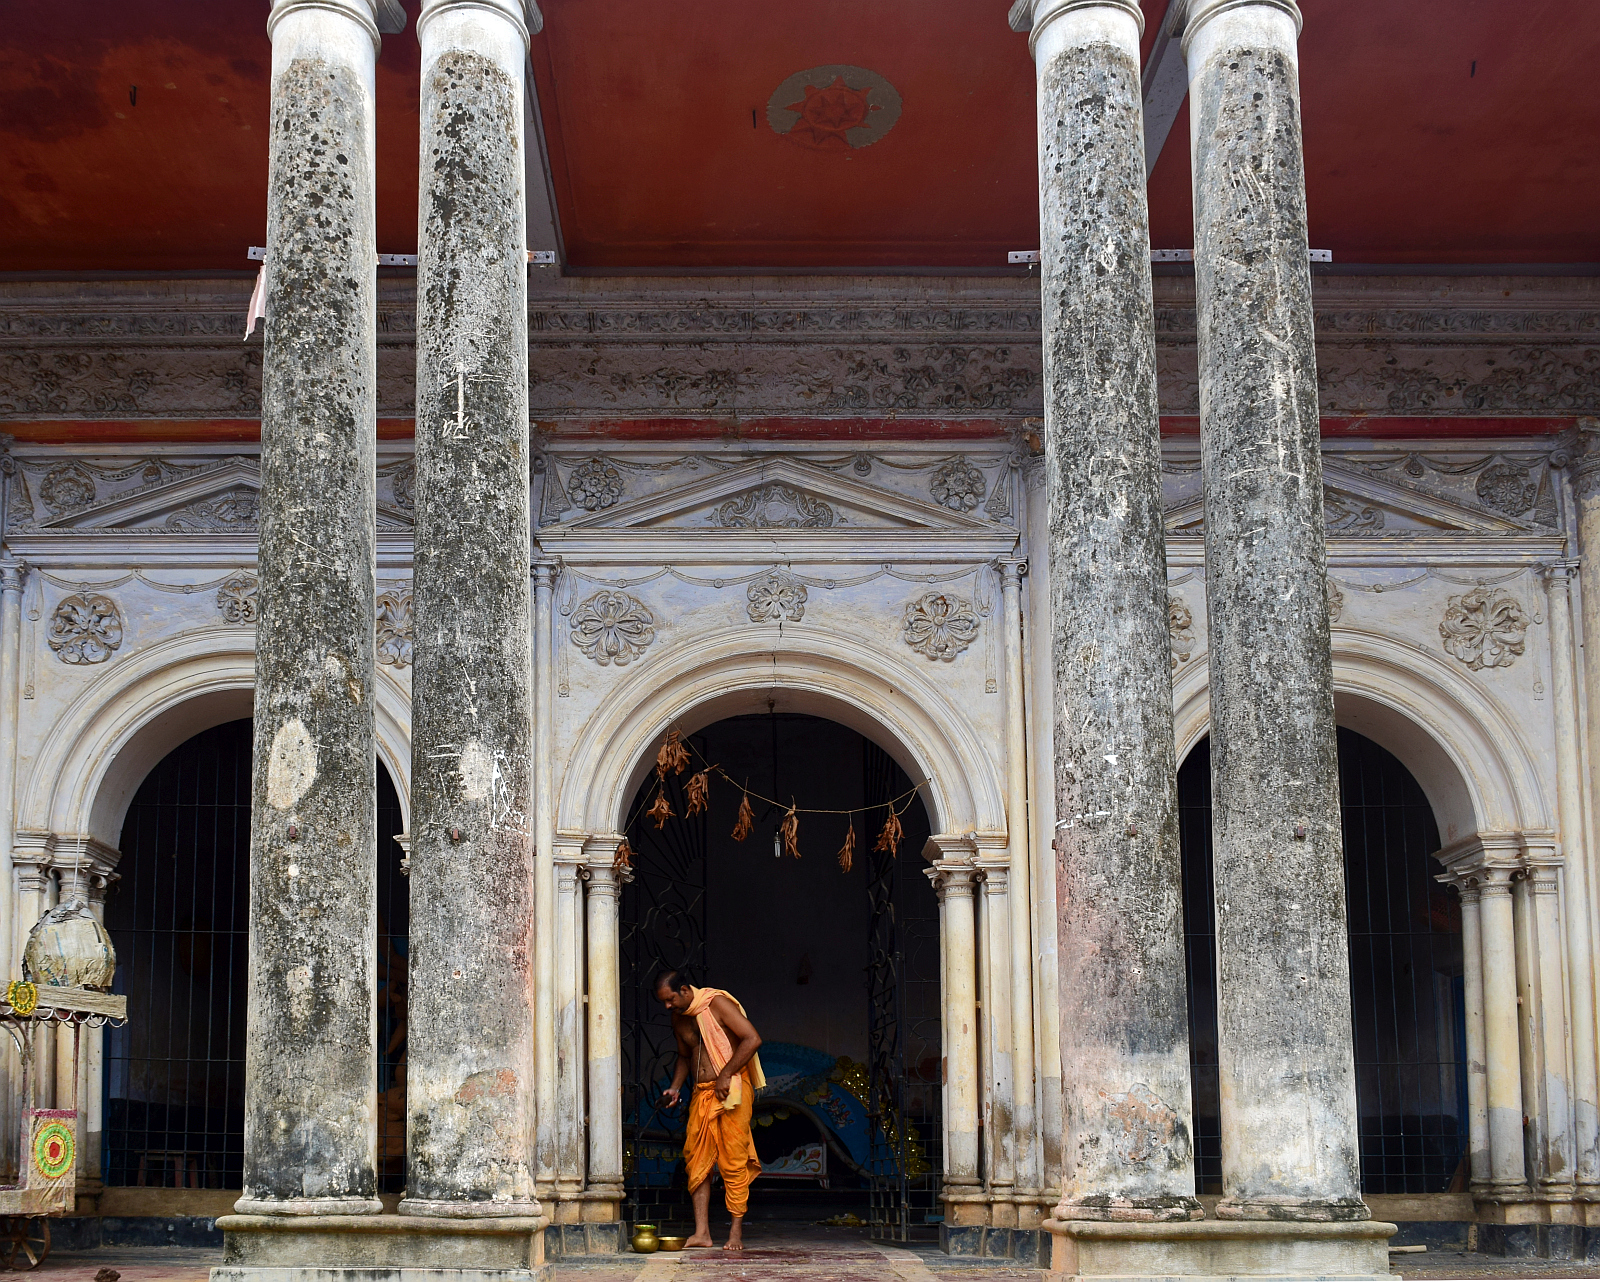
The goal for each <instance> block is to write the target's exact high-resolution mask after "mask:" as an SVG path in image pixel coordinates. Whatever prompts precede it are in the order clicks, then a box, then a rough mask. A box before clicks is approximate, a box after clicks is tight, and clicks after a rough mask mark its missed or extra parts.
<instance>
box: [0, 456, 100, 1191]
mask: <svg viewBox="0 0 1600 1282" xmlns="http://www.w3.org/2000/svg"><path fill="white" fill-rule="evenodd" d="M3 462H4V464H5V465H9V469H10V470H15V462H14V460H12V459H11V457H10V456H9V455H7V456H6V457H5V459H4V461H3ZM9 474H10V471H9V470H8V471H5V472H0V475H3V476H4V477H5V478H6V479H4V480H0V486H5V485H9V483H10V482H9ZM27 574H28V567H27V566H25V565H23V564H22V562H20V561H17V560H15V559H14V558H13V557H12V555H11V552H10V549H9V548H8V549H5V550H4V554H3V556H0V969H4V971H5V978H6V979H7V980H8V981H9V980H10V979H12V978H15V977H20V976H21V974H22V972H21V970H19V969H18V968H17V967H16V965H15V964H14V963H13V962H12V958H13V957H14V956H15V955H16V953H17V951H18V950H17V948H16V946H15V944H16V929H15V927H16V910H17V894H16V874H15V873H14V872H13V870H12V843H13V842H14V841H15V839H16V832H17V696H18V693H19V689H20V687H19V684H18V680H17V673H18V669H19V668H20V666H21V664H20V657H21V653H22V589H23V586H24V585H25V584H26V582H27ZM28 924H29V925H30V926H31V925H32V923H31V922H30V923H28ZM6 1042H7V1043H8V1044H7V1045H4V1046H0V1107H3V1108H4V1109H5V1110H6V1111H5V1114H4V1116H6V1117H19V1116H20V1115H21V1114H20V1113H19V1112H18V1111H17V1110H18V1109H20V1107H21V1104H20V1102H19V1101H18V1099H17V1095H16V1092H17V1090H18V1089H19V1088H20V1086H21V1069H22V1062H21V1060H20V1059H18V1057H17V1052H16V1048H15V1046H13V1045H11V1044H9V1043H10V1042H11V1039H10V1038H9V1037H8V1038H7V1039H6ZM99 1171H100V1168H99V1167H98V1166H96V1167H95V1168H94V1173H95V1175H96V1176H97V1177H98V1175H99ZM0 1172H3V1173H5V1174H7V1175H17V1177H18V1182H19V1183H20V1174H19V1167H18V1166H17V1136H16V1135H14V1134H12V1133H11V1131H10V1128H7V1130H6V1133H5V1134H4V1135H0Z"/></svg>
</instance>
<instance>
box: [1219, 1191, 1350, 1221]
mask: <svg viewBox="0 0 1600 1282" xmlns="http://www.w3.org/2000/svg"><path fill="white" fill-rule="evenodd" d="M1211 1215H1212V1218H1214V1219H1218V1220H1281V1221H1284V1222H1288V1223H1295V1224H1319V1223H1321V1224H1326V1223H1334V1222H1342V1221H1353V1220H1370V1219H1371V1218H1372V1211H1371V1210H1370V1209H1369V1208H1368V1206H1367V1204H1366V1203H1365V1202H1363V1201H1362V1200H1361V1199H1360V1198H1359V1197H1341V1198H1332V1199H1328V1200H1320V1199H1316V1198H1309V1197H1225V1198H1223V1199H1222V1200H1221V1201H1220V1202H1218V1203H1217V1205H1216V1208H1215V1209H1214V1210H1213V1211H1212V1212H1211Z"/></svg>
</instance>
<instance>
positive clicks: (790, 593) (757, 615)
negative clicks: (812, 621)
mask: <svg viewBox="0 0 1600 1282" xmlns="http://www.w3.org/2000/svg"><path fill="white" fill-rule="evenodd" d="M745 595H746V597H747V598H748V599H749V604H748V605H746V606H745V613H746V614H748V615H749V616H750V622H751V623H778V622H781V621H782V620H785V619H787V620H788V621H789V622H790V623H799V622H800V620H801V619H803V618H804V617H805V613H806V586H805V584H803V583H801V582H800V581H799V580H798V579H796V578H795V577H794V575H792V574H790V573H788V572H787V571H786V570H772V571H770V572H769V573H767V574H765V575H763V576H762V577H761V578H759V579H757V580H756V581H755V582H754V583H752V584H751V585H750V586H749V587H748V588H746V589H745Z"/></svg>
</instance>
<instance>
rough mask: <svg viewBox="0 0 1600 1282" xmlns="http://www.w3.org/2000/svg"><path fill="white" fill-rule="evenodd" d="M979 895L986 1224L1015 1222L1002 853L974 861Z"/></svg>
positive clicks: (1007, 910)
mask: <svg viewBox="0 0 1600 1282" xmlns="http://www.w3.org/2000/svg"><path fill="white" fill-rule="evenodd" d="M976 863H977V867H978V869H979V875H980V876H981V877H982V879H983V881H982V891H983V897H982V898H981V899H980V900H979V901H978V974H979V980H980V984H981V992H982V993H983V996H982V998H981V1001H982V1008H981V1010H980V1012H979V1018H978V1027H979V1028H980V1029H982V1033H981V1034H980V1038H979V1040H980V1043H981V1044H982V1046H983V1050H984V1070H985V1072H986V1073H987V1075H988V1081H987V1082H986V1083H985V1087H986V1090H985V1093H984V1105H985V1107H984V1110H983V1134H984V1141H985V1142H984V1146H983V1158H984V1163H983V1165H984V1176H985V1178H986V1180H987V1182H988V1185H989V1194H990V1199H991V1206H992V1208H993V1209H992V1210H991V1212H990V1218H989V1223H990V1224H995V1225H1006V1226H1015V1224H1016V1204H1015V1203H1014V1202H1013V1201H1012V1198H1013V1195H1014V1189H1015V1187H1016V1182H1017V1132H1016V1124H1015V1120H1014V1119H1015V1111H1016V1085H1015V1082H1016V1079H1015V1077H1014V1075H1013V1072H1014V1070H1013V1067H1012V1046H1013V1044H1014V1039H1013V1036H1012V1025H1013V1023H1014V1021H1015V1019H1016V1014H1015V1012H1013V1010H1012V1009H1011V903H1010V900H1011V895H1010V887H1009V882H1010V880H1011V878H1010V870H1009V869H1008V868H1007V867H1006V862H1005V860H1004V859H1003V858H994V857H982V858H979V859H978V860H977V861H976Z"/></svg>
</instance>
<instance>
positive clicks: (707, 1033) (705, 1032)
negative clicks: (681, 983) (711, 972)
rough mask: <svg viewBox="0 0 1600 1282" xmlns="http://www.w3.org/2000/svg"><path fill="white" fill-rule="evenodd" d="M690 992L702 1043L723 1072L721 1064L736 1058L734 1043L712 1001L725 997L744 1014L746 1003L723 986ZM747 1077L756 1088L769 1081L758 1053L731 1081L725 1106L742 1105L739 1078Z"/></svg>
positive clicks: (691, 990)
mask: <svg viewBox="0 0 1600 1282" xmlns="http://www.w3.org/2000/svg"><path fill="white" fill-rule="evenodd" d="M689 992H690V994H691V997H690V1000H689V1009H688V1011H687V1012H686V1013H687V1014H689V1015H691V1016H693V1018H694V1022H695V1025H696V1027H698V1028H699V1030H700V1044H701V1045H702V1046H704V1047H705V1048H706V1054H708V1055H710V1056H711V1067H712V1068H714V1069H716V1070H717V1072H718V1073H721V1072H722V1066H723V1065H724V1064H726V1063H727V1062H728V1061H729V1060H730V1059H732V1058H733V1043H732V1042H731V1041H729V1040H728V1030H727V1029H725V1028H724V1027H723V1026H722V1021H721V1020H719V1019H718V1018H717V1017H716V1014H715V1013H714V1012H713V1011H712V1009H711V1003H712V1001H714V1000H715V999H716V998H718V997H726V998H727V999H728V1000H729V1001H730V1002H732V1003H733V1004H734V1005H735V1006H738V1007H739V1013H740V1014H741V1015H743V1014H744V1007H743V1006H740V1005H739V999H738V998H737V997H735V996H734V995H733V994H732V993H725V992H723V991H722V989H720V988H691V989H690V990H689ZM747 1018H748V1017H747ZM745 1077H748V1078H749V1079H750V1085H751V1087H753V1088H754V1089H756V1090H760V1089H761V1087H763V1086H765V1085H766V1084H767V1078H766V1074H764V1073H763V1072H762V1071H761V1057H760V1056H759V1055H752V1056H751V1057H750V1062H749V1063H748V1064H746V1065H745V1066H744V1071H743V1072H742V1073H740V1074H739V1076H738V1077H735V1078H734V1079H733V1081H732V1082H730V1083H729V1086H728V1098H727V1099H725V1100H723V1101H722V1107H723V1108H725V1109H734V1108H738V1107H739V1100H740V1098H741V1090H740V1081H741V1079H742V1078H745Z"/></svg>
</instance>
